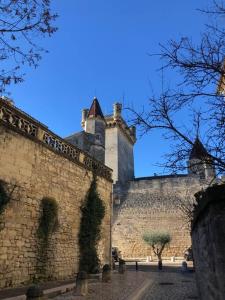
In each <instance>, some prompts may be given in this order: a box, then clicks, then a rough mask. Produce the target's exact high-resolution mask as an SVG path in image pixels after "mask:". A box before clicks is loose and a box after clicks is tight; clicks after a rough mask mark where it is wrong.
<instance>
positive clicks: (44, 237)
mask: <svg viewBox="0 0 225 300" xmlns="http://www.w3.org/2000/svg"><path fill="white" fill-rule="evenodd" d="M57 228H58V204H57V202H56V200H55V199H53V198H48V197H45V198H43V199H42V201H41V216H40V219H39V226H38V230H37V235H38V238H39V245H38V249H39V253H38V260H39V261H40V262H41V264H39V266H40V265H41V267H39V268H40V270H39V271H40V273H41V274H43V275H44V274H45V272H46V264H47V260H48V248H49V243H50V238H51V235H52V234H53V233H54V232H55V231H56V230H57Z"/></svg>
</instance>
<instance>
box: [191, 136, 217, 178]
mask: <svg viewBox="0 0 225 300" xmlns="http://www.w3.org/2000/svg"><path fill="white" fill-rule="evenodd" d="M188 172H189V174H196V175H199V176H200V178H201V179H210V178H214V177H215V168H214V165H213V159H212V157H211V156H210V154H209V153H208V152H207V150H206V149H205V147H204V146H203V145H202V143H201V141H200V140H199V138H198V137H197V138H196V140H195V142H194V145H193V148H192V150H191V153H190V156H189V161H188Z"/></svg>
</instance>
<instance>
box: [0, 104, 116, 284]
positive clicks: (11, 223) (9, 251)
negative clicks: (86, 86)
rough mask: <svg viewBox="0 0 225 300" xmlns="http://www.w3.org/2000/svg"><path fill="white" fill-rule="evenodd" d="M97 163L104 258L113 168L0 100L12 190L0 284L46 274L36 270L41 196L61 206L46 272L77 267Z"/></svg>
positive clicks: (1, 219) (0, 250)
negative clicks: (84, 204)
mask: <svg viewBox="0 0 225 300" xmlns="http://www.w3.org/2000/svg"><path fill="white" fill-rule="evenodd" d="M93 169H94V170H95V172H96V173H97V174H98V177H97V178H98V181H97V187H98V192H99V194H100V196H101V198H102V199H103V201H104V204H105V207H106V214H105V217H104V220H103V223H102V232H101V236H102V238H101V241H100V243H99V255H100V259H101V263H102V264H105V263H109V262H110V257H111V241H110V232H111V229H110V225H111V191H112V181H111V178H110V177H111V170H110V169H108V168H107V167H105V166H104V165H102V164H100V163H98V162H97V161H95V160H93V159H92V158H91V157H89V156H88V155H87V154H85V153H83V152H82V151H80V150H79V149H76V148H75V147H73V146H71V145H70V144H68V143H67V142H65V141H63V140H62V139H60V138H59V137H57V136H56V135H54V134H53V133H51V132H50V131H49V130H48V129H47V128H46V127H45V126H43V125H42V124H40V123H38V122H37V121H35V120H34V119H32V118H31V117H29V116H27V115H26V114H24V113H23V112H21V111H19V110H17V109H16V108H15V107H12V106H10V105H8V104H7V103H6V102H4V101H2V100H0V170H1V171H0V180H3V181H4V182H5V183H6V187H7V190H8V192H10V193H11V197H10V201H9V203H8V204H7V206H6V207H5V210H4V212H3V213H2V214H1V215H0V288H5V287H10V286H19V285H20V284H22V283H28V282H31V281H32V280H34V279H35V278H38V277H42V274H38V273H37V269H38V267H39V264H40V261H39V252H38V249H39V245H38V238H37V228H38V224H39V218H40V214H41V209H40V203H41V200H42V199H43V197H52V198H54V199H55V200H56V201H57V203H58V206H59V209H58V213H59V214H58V218H59V226H58V228H57V230H56V232H55V233H53V234H52V236H51V241H50V246H49V250H48V259H47V264H46V274H45V278H47V279H66V278H71V277H73V276H74V275H75V274H76V273H77V271H78V263H79V246H78V233H79V226H80V218H81V213H80V206H81V204H82V202H83V201H84V198H85V195H86V193H87V191H88V189H89V187H90V183H91V180H92V170H93Z"/></svg>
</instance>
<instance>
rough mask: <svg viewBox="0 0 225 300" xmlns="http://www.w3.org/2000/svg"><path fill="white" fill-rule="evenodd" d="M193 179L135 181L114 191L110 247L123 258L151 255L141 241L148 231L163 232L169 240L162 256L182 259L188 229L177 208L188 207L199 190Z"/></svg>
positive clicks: (179, 177)
mask: <svg viewBox="0 0 225 300" xmlns="http://www.w3.org/2000/svg"><path fill="white" fill-rule="evenodd" d="M202 184H203V183H202V182H200V180H199V178H198V177H196V176H187V175H177V176H156V177H149V178H139V179H138V178H137V179H136V180H134V181H131V182H129V183H128V184H127V185H126V186H124V187H118V186H116V187H114V191H115V194H114V195H113V196H114V202H115V203H117V205H116V204H114V206H115V209H114V218H113V219H114V220H113V230H112V241H113V246H116V247H118V248H119V250H120V251H121V252H122V255H123V256H124V257H126V258H132V257H133V258H134V257H138V258H146V256H150V255H153V253H152V251H151V248H150V247H149V246H147V245H146V244H145V242H144V241H143V240H142V235H143V233H145V232H149V231H164V232H165V231H166V232H169V233H170V234H171V236H172V241H171V243H170V246H169V247H167V248H166V249H165V251H164V253H163V256H170V257H171V256H183V253H184V251H185V249H187V248H188V247H189V246H190V245H191V239H190V228H189V226H188V222H187V219H186V216H185V215H184V213H183V212H182V210H181V205H182V206H185V207H188V206H189V204H190V203H191V202H192V199H193V194H194V193H195V192H197V191H199V190H200V189H201V185H202Z"/></svg>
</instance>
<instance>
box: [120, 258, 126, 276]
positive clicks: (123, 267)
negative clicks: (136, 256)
mask: <svg viewBox="0 0 225 300" xmlns="http://www.w3.org/2000/svg"><path fill="white" fill-rule="evenodd" d="M125 270H126V263H125V260H123V259H119V273H120V274H124V272H125Z"/></svg>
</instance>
